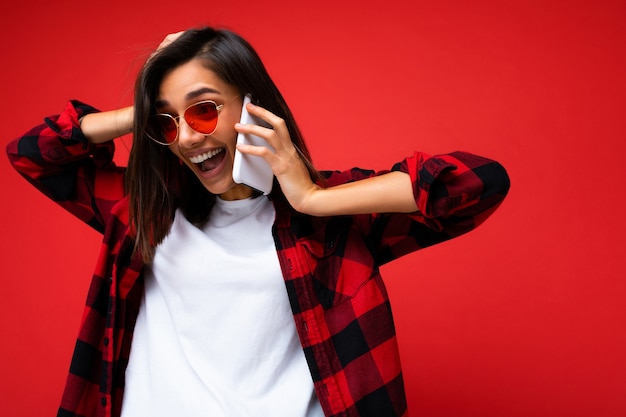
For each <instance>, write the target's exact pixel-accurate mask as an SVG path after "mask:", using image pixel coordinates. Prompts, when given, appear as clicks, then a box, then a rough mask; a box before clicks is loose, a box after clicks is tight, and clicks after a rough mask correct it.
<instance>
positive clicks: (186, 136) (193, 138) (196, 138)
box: [178, 117, 205, 148]
mask: <svg viewBox="0 0 626 417" xmlns="http://www.w3.org/2000/svg"><path fill="white" fill-rule="evenodd" d="M204 138H205V135H204V134H202V133H198V132H196V131H195V130H193V129H192V128H191V127H189V125H188V124H187V121H186V120H185V118H184V117H181V118H179V119H178V143H179V145H180V146H182V147H184V148H193V147H194V146H197V145H198V144H199V143H202V142H203V141H204Z"/></svg>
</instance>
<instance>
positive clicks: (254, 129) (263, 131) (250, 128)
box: [235, 104, 293, 151]
mask: <svg viewBox="0 0 626 417" xmlns="http://www.w3.org/2000/svg"><path fill="white" fill-rule="evenodd" d="M247 110H248V113H250V114H251V115H252V116H255V117H256V118H258V119H261V120H263V121H264V122H266V123H267V124H269V126H270V127H264V126H258V125H254V124H246V125H242V124H237V125H236V126H235V129H236V130H237V131H239V132H242V133H250V134H253V135H256V136H259V137H261V138H263V139H265V141H266V142H267V143H268V144H269V145H270V146H271V147H272V148H274V150H275V151H279V150H282V149H290V148H291V147H293V144H292V143H291V137H290V136H289V129H287V124H286V123H285V121H284V120H283V119H282V118H280V117H278V116H276V115H275V114H274V113H272V112H270V111H269V110H267V109H265V108H263V107H261V106H255V105H254V104H248V105H247Z"/></svg>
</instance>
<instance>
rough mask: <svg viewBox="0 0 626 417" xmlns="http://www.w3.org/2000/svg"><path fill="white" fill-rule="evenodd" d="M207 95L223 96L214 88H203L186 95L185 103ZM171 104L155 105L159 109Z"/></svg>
mask: <svg viewBox="0 0 626 417" xmlns="http://www.w3.org/2000/svg"><path fill="white" fill-rule="evenodd" d="M207 93H212V94H221V93H220V92H219V91H218V90H216V89H214V88H210V87H202V88H199V89H197V90H194V91H190V92H188V93H187V94H185V101H190V100H193V99H194V98H196V97H199V96H201V95H203V94H207ZM168 104H169V103H168V102H167V100H157V101H156V102H155V103H154V105H155V107H156V108H159V107H166V106H167V105H168Z"/></svg>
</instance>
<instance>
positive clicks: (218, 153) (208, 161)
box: [189, 148, 225, 171]
mask: <svg viewBox="0 0 626 417" xmlns="http://www.w3.org/2000/svg"><path fill="white" fill-rule="evenodd" d="M224 155H225V152H224V148H219V149H213V150H211V151H208V152H205V153H203V154H200V155H196V156H192V157H190V158H189V161H191V162H192V163H193V164H194V165H196V166H197V167H198V169H200V171H211V170H213V169H215V168H216V167H217V166H218V165H219V164H220V163H221V162H222V160H223V159H224Z"/></svg>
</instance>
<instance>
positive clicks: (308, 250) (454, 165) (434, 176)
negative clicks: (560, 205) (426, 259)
mask: <svg viewBox="0 0 626 417" xmlns="http://www.w3.org/2000/svg"><path fill="white" fill-rule="evenodd" d="M392 170H394V171H402V172H406V173H407V174H409V176H410V178H411V181H412V184H413V195H414V197H415V201H416V203H417V206H418V211H417V212H415V213H410V214H402V213H382V214H373V215H360V216H337V217H329V218H315V217H311V216H304V215H300V214H297V213H294V214H293V215H292V216H287V217H285V216H283V213H284V212H283V211H280V210H277V218H278V222H277V227H276V237H277V247H278V248H279V251H278V255H279V259H280V260H281V266H282V267H283V274H284V276H285V279H286V285H287V291H288V294H289V298H290V300H291V303H292V309H293V311H294V318H295V321H296V327H297V329H298V334H299V335H300V340H301V343H302V346H303V348H304V352H305V356H306V358H307V361H308V363H309V367H310V369H311V374H312V376H313V381H314V384H315V389H316V392H317V396H318V398H319V400H320V403H321V404H322V407H323V409H324V411H325V414H326V416H332V417H356V416H358V417H380V416H386V417H400V416H401V417H406V416H407V415H408V413H407V408H406V396H405V392H404V383H403V378H402V370H401V366H400V358H399V352H398V343H397V338H396V333H395V329H394V323H393V317H392V313H391V306H390V303H389V297H388V294H387V291H386V289H385V284H384V282H383V280H382V277H381V275H380V271H379V266H380V265H381V264H384V263H386V262H389V261H391V260H393V259H396V258H398V257H399V256H402V255H405V254H408V253H410V252H413V251H416V250H419V249H421V248H425V247H427V246H431V245H434V244H436V243H440V242H443V241H446V240H448V239H451V238H454V237H456V236H459V235H461V234H463V233H465V232H468V231H470V230H472V229H473V228H475V227H476V226H478V225H479V224H480V223H481V222H483V221H484V220H485V219H486V218H487V217H488V216H489V215H490V214H491V213H493V211H494V210H495V209H496V208H497V207H498V205H499V204H500V203H501V202H502V200H503V198H504V197H505V195H506V194H507V192H508V189H509V178H508V176H507V173H506V171H505V170H504V168H503V167H502V166H501V165H500V164H498V163H497V162H495V161H492V160H489V159H486V158H482V157H478V156H475V155H471V154H468V153H465V152H454V153H451V154H447V155H438V156H429V155H426V154H423V153H415V154H414V155H413V156H411V157H409V158H407V159H405V160H404V161H403V162H401V163H398V164H396V165H395V166H394V167H393V168H392ZM386 172H388V171H383V172H374V171H367V170H362V169H356V168H355V169H352V170H349V171H344V172H338V171H337V172H330V173H326V176H327V178H328V181H327V185H328V186H333V185H338V184H343V183H346V182H351V181H357V180H360V179H364V178H368V177H371V176H374V175H382V174H384V173H386ZM416 273H417V272H416Z"/></svg>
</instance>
